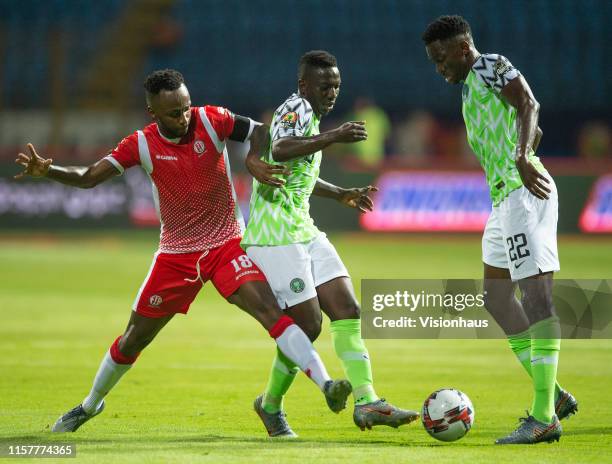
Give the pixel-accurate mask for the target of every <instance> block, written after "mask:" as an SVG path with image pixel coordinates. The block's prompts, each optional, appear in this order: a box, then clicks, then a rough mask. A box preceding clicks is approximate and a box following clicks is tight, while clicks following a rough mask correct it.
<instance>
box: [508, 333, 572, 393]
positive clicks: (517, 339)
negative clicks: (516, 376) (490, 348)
mask: <svg viewBox="0 0 612 464" xmlns="http://www.w3.org/2000/svg"><path fill="white" fill-rule="evenodd" d="M508 344H509V345H510V348H511V349H512V351H513V352H514V355H515V356H516V358H517V359H518V360H519V362H520V363H521V365H522V366H523V369H525V371H527V374H528V375H529V377H530V378H531V334H530V333H529V329H527V330H525V331H524V332H521V333H518V334H514V335H508ZM560 390H561V385H559V382H555V399H556V398H557V397H558V396H559V391H560Z"/></svg>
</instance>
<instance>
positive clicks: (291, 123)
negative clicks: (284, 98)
mask: <svg viewBox="0 0 612 464" xmlns="http://www.w3.org/2000/svg"><path fill="white" fill-rule="evenodd" d="M297 121H298V115H297V113H296V112H295V111H291V112H290V113H285V114H283V117H282V118H281V121H280V124H281V126H283V128H285V129H289V128H291V129H293V128H294V127H295V125H296V124H297Z"/></svg>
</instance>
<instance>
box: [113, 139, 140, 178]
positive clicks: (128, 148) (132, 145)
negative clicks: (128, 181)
mask: <svg viewBox="0 0 612 464" xmlns="http://www.w3.org/2000/svg"><path fill="white" fill-rule="evenodd" d="M104 159H105V160H108V161H109V162H110V163H111V164H112V165H113V166H115V168H117V170H118V171H119V173H120V174H123V171H125V170H126V169H129V168H131V167H132V166H136V165H137V164H140V155H139V154H138V135H137V134H136V133H135V132H134V133H133V134H131V135H128V136H127V137H126V138H124V139H123V140H122V141H121V142H119V145H117V146H116V147H115V148H114V150H113V151H111V152H110V153H109V154H108V155H107V156H105V157H104Z"/></svg>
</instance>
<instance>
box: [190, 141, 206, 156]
mask: <svg viewBox="0 0 612 464" xmlns="http://www.w3.org/2000/svg"><path fill="white" fill-rule="evenodd" d="M193 151H195V152H196V153H197V154H198V156H199V155H202V154H203V153H204V152H205V151H206V145H204V142H202V141H201V140H196V141H195V142H193Z"/></svg>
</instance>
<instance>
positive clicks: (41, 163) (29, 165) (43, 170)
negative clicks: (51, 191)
mask: <svg viewBox="0 0 612 464" xmlns="http://www.w3.org/2000/svg"><path fill="white" fill-rule="evenodd" d="M27 146H28V151H29V152H30V153H29V154H27V155H26V154H25V153H19V154H18V155H17V159H16V160H15V163H17V164H18V165H20V166H22V167H23V168H24V169H23V171H21V172H20V173H19V174H17V175H16V176H15V177H14V178H15V179H17V180H19V179H21V178H22V177H25V176H32V177H45V176H46V175H47V172H49V166H51V163H52V162H53V160H52V159H51V158H48V159H44V158H41V157H40V156H38V153H36V150H35V149H34V145H32V144H31V143H28V145H27Z"/></svg>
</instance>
